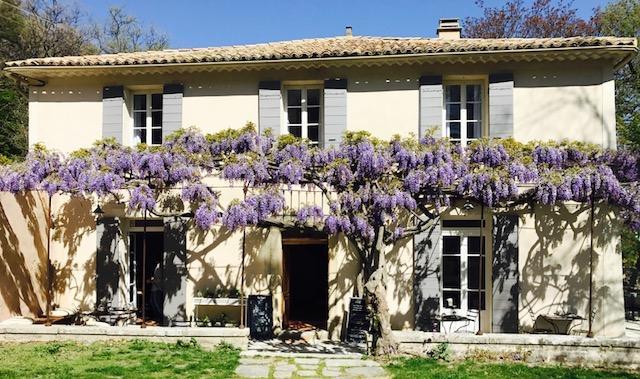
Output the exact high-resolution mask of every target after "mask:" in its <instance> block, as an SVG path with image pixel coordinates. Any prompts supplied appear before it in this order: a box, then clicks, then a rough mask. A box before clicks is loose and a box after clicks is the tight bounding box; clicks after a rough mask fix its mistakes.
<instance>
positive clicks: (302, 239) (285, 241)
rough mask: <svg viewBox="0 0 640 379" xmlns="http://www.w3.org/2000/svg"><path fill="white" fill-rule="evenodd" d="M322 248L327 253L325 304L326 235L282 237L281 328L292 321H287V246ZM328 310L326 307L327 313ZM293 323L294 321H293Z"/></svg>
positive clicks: (289, 302) (327, 246)
mask: <svg viewBox="0 0 640 379" xmlns="http://www.w3.org/2000/svg"><path fill="white" fill-rule="evenodd" d="M305 245H307V246H310V245H313V246H324V248H326V251H327V262H326V264H327V278H326V279H327V303H328V301H329V276H328V273H329V243H328V239H327V236H326V234H324V233H323V234H318V235H315V234H311V235H304V234H295V235H284V234H283V236H282V297H283V306H284V313H283V315H282V324H283V328H285V329H286V328H288V327H289V322H290V321H292V320H290V319H289V316H290V314H291V282H290V276H289V262H288V260H287V255H288V254H290V253H289V252H288V251H287V246H305ZM328 311H329V309H328V307H327V313H328ZM294 321H295V320H294ZM326 322H327V327H328V323H329V316H328V314H327V320H326Z"/></svg>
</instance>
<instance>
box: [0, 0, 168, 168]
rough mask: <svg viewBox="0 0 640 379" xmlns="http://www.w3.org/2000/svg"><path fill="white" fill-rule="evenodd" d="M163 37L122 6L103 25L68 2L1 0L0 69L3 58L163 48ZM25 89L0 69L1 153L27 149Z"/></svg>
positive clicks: (21, 153)
mask: <svg viewBox="0 0 640 379" xmlns="http://www.w3.org/2000/svg"><path fill="white" fill-rule="evenodd" d="M167 45H168V39H167V36H166V35H164V34H160V33H158V32H157V31H156V30H155V29H153V28H152V27H146V26H144V25H142V24H141V23H140V22H139V21H138V20H137V19H136V18H135V17H132V16H129V15H126V14H125V13H124V11H123V10H122V9H121V8H112V9H111V10H110V12H109V17H108V18H107V20H106V21H105V23H104V25H102V24H98V23H93V24H91V25H89V24H88V21H87V19H86V17H85V16H84V14H83V12H82V11H81V9H80V8H79V7H78V6H77V5H76V4H75V3H71V2H69V1H59V0H23V1H20V0H1V1H0V69H1V68H2V67H3V65H4V62H6V61H10V60H20V59H28V58H36V57H52V56H63V55H82V54H95V53H98V52H103V53H120V52H129V51H138V50H155V49H162V48H165V47H167ZM27 104H28V91H27V86H26V84H24V83H21V82H19V81H16V80H15V78H10V77H8V76H7V74H6V73H4V72H0V156H4V157H7V158H10V159H21V158H23V157H24V156H25V154H26V153H27V149H28V142H27V136H28V132H27V128H28V105H27Z"/></svg>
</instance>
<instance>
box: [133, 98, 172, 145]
mask: <svg viewBox="0 0 640 379" xmlns="http://www.w3.org/2000/svg"><path fill="white" fill-rule="evenodd" d="M136 95H145V96H146V107H145V110H144V111H142V110H136V109H135V97H136ZM153 95H160V97H162V91H160V92H158V90H147V91H135V92H133V93H132V94H131V134H130V136H131V146H135V145H137V144H138V143H145V144H147V145H149V146H159V145H161V144H162V142H164V136H162V137H161V141H160V143H159V144H154V143H152V141H153V139H152V138H153V136H152V134H153V130H160V134H161V135H162V124H161V125H160V126H155V127H154V126H153V124H152V122H153V117H152V114H153V112H160V113H162V111H163V109H162V108H160V109H152V104H153V103H152V97H153ZM162 100H163V102H164V99H162ZM142 112H145V113H146V116H145V118H146V126H145V129H146V131H147V140H146V141H140V142H136V134H135V131H136V129H142V128H136V121H135V117H136V113H142ZM162 117H163V119H164V114H163V115H162Z"/></svg>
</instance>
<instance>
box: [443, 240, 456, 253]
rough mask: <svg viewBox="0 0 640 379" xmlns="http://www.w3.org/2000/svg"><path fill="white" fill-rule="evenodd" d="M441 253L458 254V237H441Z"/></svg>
mask: <svg viewBox="0 0 640 379" xmlns="http://www.w3.org/2000/svg"><path fill="white" fill-rule="evenodd" d="M442 254H460V237H459V236H444V237H442Z"/></svg>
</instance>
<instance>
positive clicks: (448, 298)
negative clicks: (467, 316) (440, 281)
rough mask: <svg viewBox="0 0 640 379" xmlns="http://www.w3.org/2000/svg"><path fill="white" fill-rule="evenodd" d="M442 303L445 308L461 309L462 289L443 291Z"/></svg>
mask: <svg viewBox="0 0 640 379" xmlns="http://www.w3.org/2000/svg"><path fill="white" fill-rule="evenodd" d="M442 305H443V306H444V307H445V308H454V309H460V291H442Z"/></svg>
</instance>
